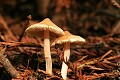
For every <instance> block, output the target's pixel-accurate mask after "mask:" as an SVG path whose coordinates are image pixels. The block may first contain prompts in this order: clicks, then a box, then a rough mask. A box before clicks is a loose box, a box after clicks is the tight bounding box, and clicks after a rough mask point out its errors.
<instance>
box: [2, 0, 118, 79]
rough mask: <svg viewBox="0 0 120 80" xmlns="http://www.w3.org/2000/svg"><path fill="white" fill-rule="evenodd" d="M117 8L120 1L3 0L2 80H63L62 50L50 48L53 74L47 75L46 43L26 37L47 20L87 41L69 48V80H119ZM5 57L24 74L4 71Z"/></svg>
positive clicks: (39, 39)
mask: <svg viewBox="0 0 120 80" xmlns="http://www.w3.org/2000/svg"><path fill="white" fill-rule="evenodd" d="M119 4H120V1H119V0H4V1H3V0H0V80H11V79H12V80H36V79H37V80H62V77H61V75H60V70H61V66H62V61H63V60H62V57H63V49H62V48H59V47H57V48H54V47H51V55H52V61H53V62H52V63H53V75H50V74H48V73H46V72H45V58H44V53H43V40H42V39H41V38H35V37H30V36H28V35H27V34H26V33H25V30H26V28H27V27H29V26H30V25H32V24H35V23H37V22H40V21H42V20H43V19H45V18H50V19H51V20H52V21H53V22H54V23H55V24H56V25H58V26H59V27H60V28H62V29H63V30H68V31H69V32H70V33H72V34H75V35H79V36H81V37H83V38H85V40H86V43H84V44H82V45H78V46H71V57H70V61H69V62H67V63H66V64H67V65H68V66H69V69H68V80H120V77H119V76H120V5H119ZM51 40H52V39H51ZM3 58H5V59H7V61H10V63H11V64H12V65H11V66H12V67H13V68H15V70H17V72H18V73H19V74H21V76H18V77H17V78H16V77H15V78H13V77H11V76H12V75H11V74H14V72H12V73H10V72H9V70H8V69H6V68H8V67H9V66H6V64H5V62H4V61H3ZM12 70H13V69H11V71H12Z"/></svg>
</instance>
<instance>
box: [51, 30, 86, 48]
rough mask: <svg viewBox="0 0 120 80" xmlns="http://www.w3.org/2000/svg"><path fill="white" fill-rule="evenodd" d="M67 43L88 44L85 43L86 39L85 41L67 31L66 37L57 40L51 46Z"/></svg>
mask: <svg viewBox="0 0 120 80" xmlns="http://www.w3.org/2000/svg"><path fill="white" fill-rule="evenodd" d="M67 42H70V44H79V43H83V42H86V41H85V39H83V38H82V37H80V36H76V35H73V34H71V33H69V32H68V31H65V35H64V36H61V37H59V38H57V39H56V40H55V41H54V42H53V43H52V44H51V46H53V45H55V44H64V43H67Z"/></svg>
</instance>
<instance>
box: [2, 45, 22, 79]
mask: <svg viewBox="0 0 120 80" xmlns="http://www.w3.org/2000/svg"><path fill="white" fill-rule="evenodd" d="M5 51H6V47H5V48H4V49H2V51H1V52H0V63H1V64H2V65H3V67H4V68H5V69H6V71H7V72H8V73H9V74H10V75H11V76H12V77H13V78H17V77H18V76H19V75H20V73H19V72H18V71H17V70H16V69H15V68H14V67H13V66H12V64H11V63H10V61H9V60H8V59H7V58H6V57H5V56H4V55H3V54H4V52H5Z"/></svg>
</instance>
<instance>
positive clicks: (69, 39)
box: [52, 31, 85, 80]
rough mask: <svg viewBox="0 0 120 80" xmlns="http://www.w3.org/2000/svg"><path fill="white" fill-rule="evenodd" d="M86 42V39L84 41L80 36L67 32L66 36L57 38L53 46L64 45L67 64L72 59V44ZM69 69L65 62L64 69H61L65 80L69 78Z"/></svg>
mask: <svg viewBox="0 0 120 80" xmlns="http://www.w3.org/2000/svg"><path fill="white" fill-rule="evenodd" d="M83 42H85V39H83V38H82V37H80V36H76V35H72V34H71V33H69V32H68V31H65V35H64V36H61V37H59V38H57V39H56V40H55V41H54V42H53V43H52V46H53V45H55V44H63V46H64V48H63V49H64V60H65V62H67V61H68V60H69V58H70V45H71V44H74V43H75V44H79V43H83ZM67 69H68V66H67V65H66V64H65V63H64V62H63V63H62V68H61V76H62V77H63V79H64V80H66V78H67Z"/></svg>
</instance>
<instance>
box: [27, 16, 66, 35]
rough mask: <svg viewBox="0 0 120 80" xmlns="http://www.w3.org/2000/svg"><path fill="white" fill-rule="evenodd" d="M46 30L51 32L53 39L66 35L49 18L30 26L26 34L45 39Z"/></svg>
mask: <svg viewBox="0 0 120 80" xmlns="http://www.w3.org/2000/svg"><path fill="white" fill-rule="evenodd" d="M44 30H49V31H50V32H51V33H50V35H51V36H52V37H54V35H55V34H56V35H58V36H63V35H64V34H65V33H64V31H63V30H62V29H61V28H59V27H58V26H57V25H55V24H54V23H53V22H52V21H51V20H50V19H49V18H46V19H44V20H43V21H41V22H39V23H36V24H33V25H31V26H29V27H28V28H27V29H26V30H25V32H26V33H27V34H28V35H31V36H35V37H43V31H44Z"/></svg>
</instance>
